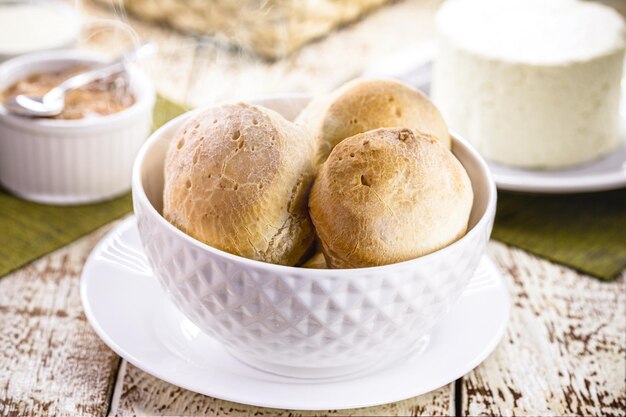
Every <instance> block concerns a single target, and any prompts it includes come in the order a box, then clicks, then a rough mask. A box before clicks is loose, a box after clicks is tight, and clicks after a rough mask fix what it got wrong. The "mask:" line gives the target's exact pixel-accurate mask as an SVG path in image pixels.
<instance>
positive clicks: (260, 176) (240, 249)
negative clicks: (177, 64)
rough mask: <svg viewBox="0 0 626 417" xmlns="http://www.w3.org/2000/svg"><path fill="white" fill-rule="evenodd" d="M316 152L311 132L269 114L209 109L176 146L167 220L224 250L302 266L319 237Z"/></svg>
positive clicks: (245, 108)
mask: <svg viewBox="0 0 626 417" xmlns="http://www.w3.org/2000/svg"><path fill="white" fill-rule="evenodd" d="M313 149H314V145H313V138H312V136H311V135H310V134H309V132H308V131H307V130H306V129H305V128H303V127H301V126H298V125H296V124H294V123H292V122H289V121H287V120H286V119H285V118H283V117H282V116H281V115H279V114H278V113H276V112H274V111H271V110H269V109H266V108H263V107H260V106H252V105H248V104H244V103H239V104H226V105H221V106H217V107H212V108H209V109H207V110H205V111H203V112H202V113H200V114H198V115H196V116H195V117H192V118H191V119H190V120H189V121H188V122H187V123H185V125H184V126H183V127H182V128H181V130H180V132H179V133H178V134H177V135H176V137H174V139H173V140H172V142H171V143H170V146H169V149H168V152H167V157H166V162H165V189H164V201H163V203H164V206H163V215H164V216H165V218H166V219H167V220H168V221H170V222H171V223H172V224H174V225H175V226H176V227H178V228H180V229H181V230H183V231H184V232H185V233H187V234H189V235H191V236H193V237H194V238H196V239H198V240H200V241H202V242H205V243H207V244H209V245H211V246H214V247H216V248H219V249H221V250H224V251H227V252H230V253H233V254H236V255H240V256H244V257H246V258H250V259H256V260H259V261H264V262H271V263H276V264H281V265H295V264H296V263H297V262H298V261H299V260H300V259H301V258H302V257H303V256H304V255H305V253H306V252H307V250H308V249H309V247H310V246H311V244H312V243H313V239H314V231H313V226H312V224H311V220H310V218H309V215H308V213H307V194H308V190H309V188H310V184H311V182H312V181H313V178H314V175H315V174H314V165H313Z"/></svg>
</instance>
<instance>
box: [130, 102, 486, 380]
mask: <svg viewBox="0 0 626 417" xmlns="http://www.w3.org/2000/svg"><path fill="white" fill-rule="evenodd" d="M308 100H309V99H308V98H307V97H283V98H275V99H266V100H262V101H257V103H258V104H263V105H265V106H267V107H270V108H273V109H274V110H276V111H278V112H280V113H283V114H285V115H286V116H291V117H293V116H294V115H295V114H297V112H298V111H299V110H300V109H302V108H303V107H304V106H305V105H306V103H307V102H308ZM188 117H189V113H187V114H185V115H182V116H180V117H178V118H176V119H174V120H173V121H171V122H169V123H168V124H166V125H165V126H163V127H162V128H161V129H159V130H157V131H156V132H155V133H154V134H153V135H152V136H151V137H150V139H148V141H147V142H146V143H145V144H144V146H143V147H142V149H141V151H140V152H139V155H138V156H137V160H136V162H135V167H134V169H133V202H134V208H135V214H136V216H137V220H138V225H139V232H140V236H141V239H142V242H143V245H144V248H145V250H146V253H147V256H148V259H149V262H150V264H151V266H152V268H153V270H154V272H155V274H156V276H157V277H158V279H159V281H160V283H161V284H162V286H163V288H164V289H165V291H166V293H167V294H168V295H169V297H170V298H171V300H173V302H174V304H175V305H176V306H178V308H179V309H180V310H181V311H182V312H183V313H184V314H185V315H186V316H187V317H188V318H189V319H190V320H192V321H193V322H194V323H195V324H196V325H197V326H198V327H199V328H200V329H202V330H203V331H204V332H206V333H208V334H210V335H212V336H213V337H215V338H216V339H217V340H219V341H220V342H221V343H222V344H223V345H224V346H225V347H226V348H227V349H228V350H229V351H230V352H231V353H232V354H233V355H234V356H236V357H237V358H239V359H240V360H242V361H244V362H246V363H248V364H251V365H252V366H255V367H257V368H260V369H264V370H266V371H269V372H274V373H278V374H283V375H290V376H297V377H305V378H306V377H309V378H311V377H327V376H337V375H343V374H347V373H350V372H353V371H356V370H360V369H364V368H366V367H368V366H371V365H373V364H379V363H380V362H381V361H384V360H388V359H389V358H397V357H398V355H402V354H405V353H407V352H409V351H412V349H415V348H417V346H423V342H424V341H425V340H426V335H427V333H428V331H429V329H430V328H431V327H432V326H433V325H434V324H435V323H436V322H437V320H439V319H440V318H441V317H442V316H443V315H444V314H445V313H446V312H447V311H448V310H449V309H450V307H451V306H452V305H453V304H454V303H455V302H456V300H457V299H458V297H459V296H460V295H461V293H462V291H463V289H464V288H465V286H466V284H467V283H468V281H469V279H470V277H471V276H472V274H473V273H474V271H475V270H476V268H477V266H478V262H479V260H480V258H481V256H482V255H483V253H484V249H485V245H486V243H487V241H488V239H489V235H490V233H491V228H492V225H493V220H494V215H495V205H496V188H495V184H494V182H493V179H492V177H491V174H490V173H489V170H488V168H487V165H486V164H485V162H484V160H483V159H482V158H481V157H480V156H479V155H478V153H477V152H476V151H475V150H474V149H473V148H472V147H471V146H470V145H468V144H467V142H466V141H464V140H463V139H460V138H459V137H458V136H454V137H453V141H452V143H453V152H454V153H455V155H456V156H457V157H458V158H459V160H460V161H461V162H462V164H463V165H464V166H465V168H466V170H467V172H468V174H469V176H470V178H471V180H472V186H473V189H474V196H475V197H474V198H475V200H474V206H473V209H472V214H471V218H470V229H469V231H468V232H467V234H466V235H465V236H464V237H462V238H461V239H460V240H458V241H457V242H455V243H453V244H451V245H449V246H447V247H446V248H443V249H441V250H439V251H437V252H434V253H432V254H429V255H426V256H423V257H421V258H417V259H414V260H410V261H406V262H401V263H397V264H393V265H386V266H380V267H375V268H362V269H344V270H340V269H334V270H333V269H329V270H324V269H303V268H296V267H286V266H280V265H272V264H268V263H263V262H258V261H254V260H250V259H246V258H242V257H239V256H235V255H232V254H229V253H226V252H223V251H220V250H218V249H215V248H213V247H211V246H208V245H206V244H204V243H201V242H199V241H197V240H195V239H193V238H192V237H190V236H188V235H186V234H185V233H183V232H182V231H180V230H179V229H177V228H176V227H174V226H172V225H171V224H170V223H169V222H167V221H166V220H165V219H164V218H163V217H162V216H161V214H160V212H161V208H162V194H163V163H164V156H165V152H166V149H167V145H168V143H169V141H170V139H171V138H172V137H173V135H174V134H175V132H176V131H177V130H178V128H179V127H180V126H181V125H182V124H183V123H184V122H185V121H186V120H187V119H188Z"/></svg>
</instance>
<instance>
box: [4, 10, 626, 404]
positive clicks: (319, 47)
mask: <svg viewBox="0 0 626 417" xmlns="http://www.w3.org/2000/svg"><path fill="white" fill-rule="evenodd" d="M438 3H439V2H438V1H437V0H412V1H404V2H399V3H396V4H394V5H392V6H390V7H388V8H385V9H384V10H381V11H379V12H376V13H374V14H373V15H371V16H370V17H368V18H367V19H366V20H364V21H363V22H361V23H359V24H357V25H353V26H351V27H349V28H346V29H343V30H341V31H339V32H338V33H336V34H335V35H333V36H332V37H330V38H328V39H326V40H324V41H320V42H318V43H316V44H314V45H311V46H309V47H307V48H306V49H305V50H303V51H302V52H301V53H299V54H297V55H295V56H293V57H290V58H288V59H286V60H283V61H281V62H277V63H266V62H261V61H259V60H257V59H256V58H254V57H251V56H248V55H246V54H241V53H238V52H232V51H225V50H223V49H220V47H218V46H215V45H212V44H210V43H203V42H197V41H196V40H193V39H190V38H187V37H184V36H181V35H179V34H176V33H172V32H170V31H169V30H166V29H162V28H158V27H154V26H150V25H146V24H141V23H140V22H136V21H133V20H132V19H130V18H127V17H125V16H123V15H121V14H120V10H119V9H112V10H105V9H102V8H98V7H94V6H90V5H83V8H84V11H85V13H86V14H87V15H90V16H92V17H99V18H110V17H111V16H112V15H113V14H114V13H116V14H117V15H118V16H117V17H121V18H124V19H127V20H128V19H130V20H129V21H130V23H131V24H132V25H133V27H134V28H135V29H136V31H137V32H138V34H139V36H141V37H149V38H152V39H155V40H157V41H158V42H159V44H160V45H161V51H160V52H159V54H158V56H157V57H154V58H152V59H151V60H150V61H149V62H144V66H145V67H146V69H147V70H148V71H149V72H150V73H151V75H152V76H153V77H154V79H155V81H156V83H157V86H158V88H159V90H160V92H161V93H163V94H165V95H168V96H170V97H172V98H174V99H177V100H179V101H181V102H187V103H190V104H191V105H198V104H202V103H205V102H208V101H210V100H215V99H220V98H225V97H232V96H253V95H260V94H267V93H276V92H286V91H315V92H319V91H323V90H328V89H330V88H332V87H333V86H335V85H336V84H338V83H340V82H341V81H343V80H345V79H348V78H350V77H352V76H354V75H356V74H358V73H360V72H361V70H362V68H363V67H364V66H366V65H367V64H368V63H370V62H376V61H377V60H380V59H382V57H384V56H386V54H389V53H392V52H394V51H400V50H403V49H405V48H411V47H416V46H419V45H423V44H424V43H425V42H429V41H430V40H431V39H432V14H433V11H434V10H435V8H436V6H437V5H438ZM614 5H617V6H621V7H622V8H626V2H623V1H622V0H614ZM622 10H623V9H622ZM92 34H93V36H91V37H90V38H89V39H88V40H87V43H89V44H90V46H91V47H99V48H101V49H105V50H111V49H113V48H114V47H119V45H120V44H122V43H123V42H122V41H121V40H123V39H124V37H125V36H127V35H124V34H120V35H119V37H118V38H116V37H111V36H110V34H109V35H107V36H104V35H103V34H102V33H98V31H92ZM348 46H349V47H348ZM114 224H115V222H114V223H112V224H109V225H107V226H104V227H102V228H101V229H100V230H97V231H95V232H93V233H91V234H90V235H88V236H86V237H84V238H82V239H80V240H78V241H76V242H74V243H73V244H71V245H69V246H67V247H65V248H62V249H60V250H58V251H56V252H54V253H52V254H50V255H48V256H46V257H44V258H42V259H40V260H38V261H36V262H34V263H32V264H30V265H28V266H26V267H25V268H22V269H21V270H18V271H16V272H14V273H12V274H10V275H9V276H6V277H4V278H2V279H0V415H50V416H59V415H104V414H112V415H125V414H138V415H144V414H145V415H224V416H226V415H228V416H247V415H257V416H262V415H284V416H287V415H290V416H300V415H302V416H311V415H325V414H329V413H332V414H335V415H346V416H348V415H382V416H387V415H389V416H391V415H455V414H456V415H479V414H482V415H622V416H623V415H626V411H625V410H626V274H622V276H621V277H620V278H618V279H617V280H616V281H614V282H612V283H602V282H600V281H598V280H596V279H593V278H591V277H587V276H584V275H580V274H578V273H576V272H575V271H572V270H570V269H568V268H565V267H561V266H558V265H554V264H552V263H550V262H547V261H545V260H542V259H539V258H537V257H534V256H532V255H529V254H528V253H526V252H524V251H521V250H518V249H515V248H511V247H508V246H505V245H503V244H500V243H497V242H491V243H490V244H489V249H488V252H489V255H490V256H491V257H492V259H494V260H495V262H496V264H497V265H498V267H499V268H500V270H501V272H502V273H503V274H504V277H505V279H506V283H507V286H508V288H509V291H510V293H511V296H512V299H513V308H512V311H511V320H510V323H509V326H508V330H507V333H506V335H505V337H504V339H503V340H502V342H501V343H500V345H499V346H498V347H497V348H496V350H495V352H494V353H493V354H492V355H491V356H490V357H489V358H487V360H485V362H483V363H482V364H481V365H480V366H478V367H477V368H476V369H475V370H473V371H472V372H470V373H469V374H467V375H465V376H464V377H462V378H460V379H459V380H457V381H455V382H454V383H451V384H449V385H447V386H444V387H442V388H440V389H438V390H436V391H434V392H431V393H429V394H426V395H423V396H420V397H416V398H412V399H408V400H405V401H401V402H398V403H394V404H390V405H385V406H380V407H373V408H367V409H357V410H344V411H338V412H335V411H328V412H289V411H282V410H272V409H263V408H257V407H249V406H245V405H241V404H235V403H230V402H227V401H222V400H218V399H215V398H210V397H205V396H202V395H199V394H195V393H192V392H189V391H186V390H184V389H181V388H178V387H175V386H172V385H170V384H168V383H166V382H163V381H161V380H159V379H157V378H154V377H152V376H150V375H148V374H146V373H144V372H143V371H141V370H139V369H137V368H135V367H133V366H132V365H130V364H129V363H127V362H126V361H124V360H121V359H120V358H119V357H118V356H117V355H116V354H115V353H113V352H112V351H111V350H109V349H108V348H107V347H106V346H105V345H104V343H103V342H102V341H100V339H99V338H98V337H97V336H96V334H95V333H94V332H93V331H92V329H91V328H90V326H89V324H88V323H87V320H86V318H85V315H84V313H83V310H82V306H81V304H80V298H79V277H80V272H81V268H82V265H83V263H84V261H85V259H86V257H87V255H88V254H89V252H90V251H91V249H92V248H93V247H94V245H95V244H96V242H97V241H98V240H99V239H100V238H101V237H102V236H103V234H104V233H105V232H106V231H107V230H109V229H110V228H111V227H112V226H113V225H114ZM415 377H416V378H419V376H418V375H416V376H415Z"/></svg>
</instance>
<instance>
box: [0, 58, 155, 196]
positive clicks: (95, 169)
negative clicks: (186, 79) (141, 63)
mask: <svg viewBox="0 0 626 417" xmlns="http://www.w3.org/2000/svg"><path fill="white" fill-rule="evenodd" d="M103 62H106V59H105V58H104V57H103V56H101V55H99V54H95V53H91V52H86V51H76V50H63V51H48V52H41V53H35V54H29V55H23V56H21V57H18V58H14V59H11V60H9V61H6V62H4V63H3V64H1V65H0V92H2V93H1V94H2V97H0V103H1V102H4V101H5V100H6V99H8V98H10V97H11V96H14V95H16V94H21V93H26V94H35V95H41V94H43V93H45V92H46V91H47V90H49V89H50V88H51V87H54V86H55V85H57V84H58V83H59V82H60V81H62V80H63V79H65V78H68V77H69V76H71V75H72V74H74V73H77V72H79V71H80V70H81V69H84V68H88V67H89V66H93V65H97V64H99V63H103ZM66 100H67V103H66V104H67V105H66V108H65V110H64V112H63V113H62V114H61V115H59V116H56V117H54V118H27V117H20V116H16V115H13V114H10V113H9V112H8V111H7V110H6V109H5V108H4V107H3V106H2V105H1V104H0V185H1V186H2V187H3V188H5V189H7V190H8V191H9V192H11V193H13V194H15V195H18V196H20V197H22V198H25V199H28V200H32V201H37V202H41V203H48V204H81V203H88V202H95V201H100V200H106V199H108V198H112V197H115V196H117V195H120V194H123V193H124V192H126V191H128V190H129V188H130V179H131V170H132V164H133V160H134V158H135V155H136V154H137V152H138V150H139V148H140V146H141V144H142V143H143V142H144V141H145V139H146V138H147V136H148V134H149V132H150V127H151V122H152V108H153V106H154V101H155V90H154V87H153V85H152V83H151V82H150V81H149V79H148V78H147V76H146V75H145V74H143V73H142V72H141V71H140V70H138V69H137V68H135V67H133V66H132V65H131V66H130V68H129V69H128V71H127V72H126V73H124V74H123V75H121V76H116V77H112V78H110V79H106V80H103V81H98V82H95V83H93V84H90V85H88V86H85V87H82V88H80V89H78V90H76V91H73V92H71V93H69V95H68V96H66Z"/></svg>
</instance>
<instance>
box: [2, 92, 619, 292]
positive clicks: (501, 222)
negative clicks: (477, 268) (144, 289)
mask: <svg viewBox="0 0 626 417" xmlns="http://www.w3.org/2000/svg"><path fill="white" fill-rule="evenodd" d="M183 111H184V109H183V108H182V107H181V106H179V105H177V104H174V103H172V102H170V101H167V100H165V99H162V98H159V99H158V100H157V104H156V106H155V116H154V121H155V127H158V126H160V125H161V124H163V123H165V122H166V121H167V120H169V119H171V118H172V117H174V116H176V115H178V114H180V113H181V112H183ZM498 199H499V201H498V211H497V215H496V223H495V227H494V231H493V238H494V239H497V240H500V241H502V242H505V243H508V244H510V245H513V246H517V247H520V248H522V249H525V250H527V251H529V252H532V253H534V254H536V255H539V256H541V257H544V258H546V259H549V260H551V261H554V262H558V263H561V264H564V265H567V266H570V267H572V268H575V269H577V270H579V271H582V272H584V273H586V274H589V275H593V276H595V277H598V278H600V279H603V280H611V279H613V278H615V277H616V276H617V274H619V273H620V272H621V271H622V270H623V269H624V268H626V189H622V190H616V191H610V192H602V193H590V194H577V195H558V196H555V195H548V196H546V195H528V194H516V193H505V192H500V193H499V195H498ZM131 209H132V205H131V197H130V195H125V196H123V197H120V198H117V199H115V200H111V201H107V202H104V203H98V204H91V205H84V206H73V207H59V206H45V205H41V204H36V203H30V202H27V201H24V200H20V199H18V198H15V197H13V196H11V195H8V194H6V193H3V192H2V191H0V277H1V276H4V275H6V274H7V273H9V272H11V271H13V270H15V269H17V268H19V267H21V266H23V265H25V264H27V263H28V262H31V261H33V260H35V259H37V258H39V257H41V256H43V255H45V254H46V253H49V252H51V251H53V250H55V249H57V248H59V247H61V246H64V245H66V244H68V243H70V242H72V241H74V240H76V239H77V238H79V237H80V236H83V235H85V234H87V233H89V232H91V231H93V230H95V229H97V228H98V227H100V226H102V225H104V224H106V223H109V222H110V221H112V220H114V219H116V218H118V217H120V216H122V215H124V214H126V213H128V212H130V211H131Z"/></svg>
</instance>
